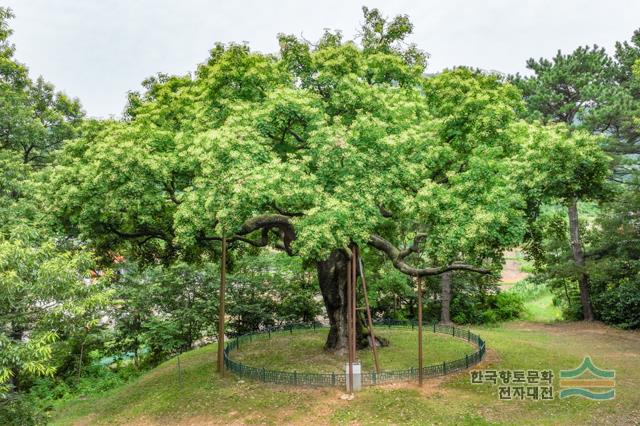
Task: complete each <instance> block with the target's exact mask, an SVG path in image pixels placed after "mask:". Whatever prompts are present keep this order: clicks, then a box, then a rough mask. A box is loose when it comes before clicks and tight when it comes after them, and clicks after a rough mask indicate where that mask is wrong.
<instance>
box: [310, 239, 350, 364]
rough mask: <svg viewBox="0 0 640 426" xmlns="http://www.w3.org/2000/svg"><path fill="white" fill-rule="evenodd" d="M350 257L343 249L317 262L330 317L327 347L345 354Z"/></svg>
mask: <svg viewBox="0 0 640 426" xmlns="http://www.w3.org/2000/svg"><path fill="white" fill-rule="evenodd" d="M348 265H349V258H348V257H347V255H346V254H345V253H343V252H342V251H341V250H336V251H334V252H332V253H331V255H330V256H329V258H328V259H327V260H325V261H322V262H318V263H317V269H318V282H319V284H320V291H321V292H322V299H323V300H324V306H325V307H326V308H327V316H328V317H329V335H328V336H327V342H326V343H325V349H327V350H330V351H335V352H337V353H340V354H345V353H346V351H347V267H348Z"/></svg>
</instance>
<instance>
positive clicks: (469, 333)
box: [467, 330, 471, 342]
mask: <svg viewBox="0 0 640 426" xmlns="http://www.w3.org/2000/svg"><path fill="white" fill-rule="evenodd" d="M469 340H471V331H469V330H467V342H468V341H469Z"/></svg>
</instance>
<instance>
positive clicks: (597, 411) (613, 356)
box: [53, 322, 640, 425]
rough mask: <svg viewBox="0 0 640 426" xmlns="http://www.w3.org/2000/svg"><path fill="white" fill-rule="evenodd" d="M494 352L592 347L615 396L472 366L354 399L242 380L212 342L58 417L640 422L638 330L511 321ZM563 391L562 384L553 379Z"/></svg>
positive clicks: (517, 365) (503, 365)
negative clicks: (499, 382) (506, 391)
mask: <svg viewBox="0 0 640 426" xmlns="http://www.w3.org/2000/svg"><path fill="white" fill-rule="evenodd" d="M473 331H475V332H477V333H478V334H480V335H481V336H482V337H483V338H484V339H486V341H487V345H488V347H489V352H488V354H487V358H486V359H485V361H484V362H483V365H482V366H481V367H479V368H495V369H553V370H554V372H555V373H556V376H557V374H558V370H560V369H572V368H575V367H576V366H578V365H579V364H580V362H581V361H582V359H583V357H584V356H586V355H590V356H591V357H592V359H593V361H594V363H595V364H596V365H597V366H599V367H601V368H604V369H615V370H616V372H617V374H616V398H615V400H613V401H604V402H594V401H589V400H585V399H581V398H575V397H574V398H569V399H558V396H557V392H556V395H555V397H556V399H554V400H553V401H549V402H542V401H500V400H499V399H498V396H497V392H498V388H497V387H495V386H492V385H472V384H470V381H469V375H468V374H467V373H460V374H457V375H454V376H448V377H446V378H444V379H442V378H438V379H431V380H428V381H426V383H425V385H424V387H423V388H418V387H417V386H416V385H415V384H399V385H389V386H385V387H380V388H369V389H365V390H364V391H362V392H360V393H358V394H357V395H356V398H355V399H354V400H353V401H344V400H341V399H340V395H341V394H342V390H340V389H300V388H289V387H282V386H269V385H263V384H259V383H254V382H250V381H246V382H245V381H242V380H238V379H237V378H235V377H233V376H231V375H226V376H225V377H224V378H220V376H219V375H218V374H216V373H215V371H214V365H215V346H208V347H205V348H201V349H198V350H194V351H192V352H189V353H186V354H184V355H182V356H181V357H180V365H181V372H180V374H179V373H178V369H177V360H176V359H172V360H170V361H168V362H166V363H164V364H162V365H161V366H159V367H158V368H156V369H155V370H152V371H151V372H149V373H147V374H146V375H143V376H142V377H140V378H138V379H137V380H135V381H134V382H131V383H129V384H127V385H124V386H122V387H120V388H118V389H113V390H111V391H108V392H106V393H104V394H102V395H99V396H96V397H91V398H88V399H84V400H75V401H71V402H67V403H65V404H64V405H62V406H60V407H58V409H57V410H56V411H55V412H54V414H53V421H54V423H55V424H78V425H80V424H131V425H140V424H142V425H145V424H185V425H186V424H190V425H193V424H198V425H199V424H327V423H330V424H346V423H356V424H389V423H397V424H400V423H406V424H469V425H472V424H473V425H476V424H568V425H569V424H571V425H574V424H612V425H618V424H634V423H637V422H638V421H640V394H639V393H638V392H637V389H638V388H639V387H640V363H639V361H640V335H639V334H638V333H637V332H629V331H622V330H616V329H613V328H610V327H606V326H603V325H600V324H597V323H596V324H584V323H555V324H539V323H531V322H514V323H509V324H507V325H503V326H499V327H483V328H479V329H476V330H473ZM555 386H556V390H557V386H558V382H557V377H556V379H555Z"/></svg>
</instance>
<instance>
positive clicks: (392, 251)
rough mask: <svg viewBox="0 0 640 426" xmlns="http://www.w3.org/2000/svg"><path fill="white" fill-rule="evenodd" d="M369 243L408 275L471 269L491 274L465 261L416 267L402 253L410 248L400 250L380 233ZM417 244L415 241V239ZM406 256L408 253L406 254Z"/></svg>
mask: <svg viewBox="0 0 640 426" xmlns="http://www.w3.org/2000/svg"><path fill="white" fill-rule="evenodd" d="M368 244H369V245H370V246H371V247H373V248H375V249H377V250H380V251H382V252H383V253H385V254H386V255H387V257H388V258H389V259H390V260H391V262H392V263H393V266H394V267H395V268H396V269H397V270H399V271H400V272H402V273H404V274H407V275H411V276H413V277H419V276H427V275H440V274H443V273H445V272H449V271H470V272H477V273H480V274H490V273H491V271H490V270H488V269H484V268H479V267H477V266H473V265H467V264H464V263H452V264H451V265H447V266H440V267H433V268H422V269H420V268H414V267H413V266H411V265H409V264H407V263H406V262H404V260H403V257H402V255H403V254H404V253H405V252H406V251H407V250H408V249H406V250H402V251H401V250H398V248H396V247H395V246H394V245H393V244H391V243H390V242H389V241H387V240H385V239H384V238H382V237H380V236H378V235H372V236H371V238H370V239H369V241H368ZM414 244H415V241H414ZM405 257H406V255H405Z"/></svg>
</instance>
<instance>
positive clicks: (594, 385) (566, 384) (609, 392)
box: [560, 356, 616, 401]
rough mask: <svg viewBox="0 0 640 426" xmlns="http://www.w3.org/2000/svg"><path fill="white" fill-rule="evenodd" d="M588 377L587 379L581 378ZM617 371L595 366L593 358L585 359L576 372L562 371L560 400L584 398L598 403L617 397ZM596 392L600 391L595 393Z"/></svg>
mask: <svg viewBox="0 0 640 426" xmlns="http://www.w3.org/2000/svg"><path fill="white" fill-rule="evenodd" d="M583 375H586V376H587V377H580V376H583ZM615 377H616V372H615V370H602V369H600V368H598V367H596V366H595V364H594V363H593V361H592V360H591V357H588V356H587V357H585V358H584V359H583V360H582V364H580V366H579V367H578V368H576V369H574V370H560V387H561V388H564V389H562V390H561V391H560V398H568V397H570V396H582V397H584V398H588V399H594V400H597V401H605V400H609V399H613V398H615V396H616V390H615V389H614V388H615V386H616V381H615V380H614V379H615ZM594 390H598V392H595V391H594Z"/></svg>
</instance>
